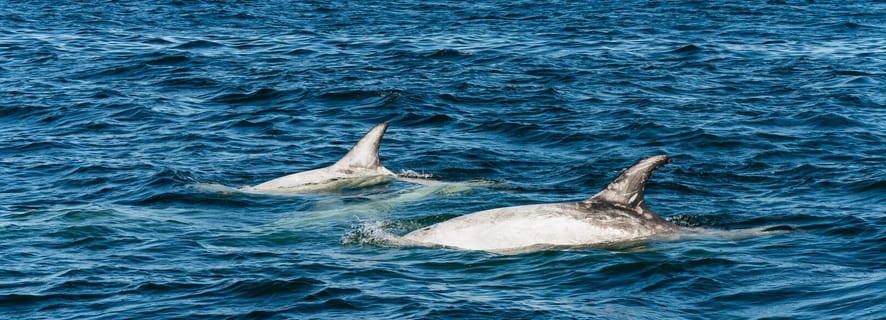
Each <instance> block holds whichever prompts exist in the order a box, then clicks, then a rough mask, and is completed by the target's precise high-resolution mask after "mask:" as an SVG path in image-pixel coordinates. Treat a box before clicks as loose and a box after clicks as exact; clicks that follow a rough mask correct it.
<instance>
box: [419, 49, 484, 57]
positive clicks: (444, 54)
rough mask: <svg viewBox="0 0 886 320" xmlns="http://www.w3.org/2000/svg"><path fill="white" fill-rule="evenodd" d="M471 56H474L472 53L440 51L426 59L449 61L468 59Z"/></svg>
mask: <svg viewBox="0 0 886 320" xmlns="http://www.w3.org/2000/svg"><path fill="white" fill-rule="evenodd" d="M473 55H474V54H473V53H469V52H462V51H459V50H455V49H440V50H437V51H434V53H432V54H430V55H428V58H432V59H450V58H461V57H468V56H473Z"/></svg>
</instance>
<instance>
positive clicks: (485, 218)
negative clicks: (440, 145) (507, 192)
mask: <svg viewBox="0 0 886 320" xmlns="http://www.w3.org/2000/svg"><path fill="white" fill-rule="evenodd" d="M670 161H671V158H669V157H668V156H665V155H659V156H654V157H650V158H646V159H643V160H641V161H640V162H638V163H636V164H635V165H633V166H631V167H630V168H628V169H627V170H625V171H624V172H623V173H622V174H621V175H620V176H619V177H618V178H616V179H615V180H614V181H612V182H611V183H610V184H609V185H608V186H607V187H606V188H605V189H603V190H602V191H600V192H599V193H597V194H596V195H594V196H593V197H590V198H588V199H586V200H584V201H579V202H571V203H554V204H536V205H524V206H516V207H505V208H498V209H490V210H485V211H480V212H475V213H471V214H468V215H464V216H460V217H456V218H453V219H450V220H447V221H443V222H440V223H437V224H434V225H431V226H428V227H425V228H421V229H418V230H415V231H413V232H410V233H408V234H406V235H405V236H403V238H402V239H403V240H405V241H407V242H409V243H412V244H414V245H430V246H443V247H450V248H457V249H466V250H483V251H490V252H512V251H520V250H524V249H527V248H535V247H561V246H582V245H593V244H602V243H612V242H623V241H632V240H642V239H645V238H648V237H650V236H652V235H655V234H657V233H666V232H675V231H678V230H680V227H678V226H676V225H674V224H672V223H670V222H668V221H666V220H664V219H662V218H661V217H659V216H658V215H656V214H655V213H654V212H652V210H650V209H649V208H648V207H647V206H646V203H645V201H644V199H643V193H644V191H645V189H646V183H647V182H648V181H649V177H650V176H652V172H653V171H655V170H656V169H658V168H659V167H661V166H663V165H665V164H667V163H669V162H670Z"/></svg>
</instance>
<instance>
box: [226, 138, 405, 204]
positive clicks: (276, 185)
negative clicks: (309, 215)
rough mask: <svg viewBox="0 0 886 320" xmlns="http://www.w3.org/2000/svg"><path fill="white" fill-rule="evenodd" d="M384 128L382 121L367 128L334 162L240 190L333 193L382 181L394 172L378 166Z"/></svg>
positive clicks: (387, 179) (388, 178) (386, 179)
mask: <svg viewBox="0 0 886 320" xmlns="http://www.w3.org/2000/svg"><path fill="white" fill-rule="evenodd" d="M387 128H388V123H387V122H382V123H380V124H378V125H376V126H375V127H373V128H372V129H370V130H369V132H367V133H366V134H365V135H364V136H363V137H362V138H360V141H357V143H356V144H355V145H354V147H353V148H351V150H350V151H348V153H347V154H346V155H345V156H344V157H342V158H341V159H339V160H338V162H336V163H335V164H333V165H331V166H328V167H324V168H319V169H314V170H308V171H304V172H298V173H294V174H290V175H287V176H283V177H280V178H276V179H272V180H270V181H267V182H264V183H261V184H258V185H256V186H253V187H243V188H241V189H240V190H241V191H247V192H267V193H313V192H334V191H339V190H342V189H346V188H362V187H367V186H371V185H376V184H380V183H385V182H387V181H389V180H390V179H391V178H394V177H396V174H394V173H393V172H391V171H390V170H388V169H387V168H385V167H384V166H382V165H381V161H380V160H379V158H378V149H379V147H380V145H381V138H382V136H384V134H385V130H387Z"/></svg>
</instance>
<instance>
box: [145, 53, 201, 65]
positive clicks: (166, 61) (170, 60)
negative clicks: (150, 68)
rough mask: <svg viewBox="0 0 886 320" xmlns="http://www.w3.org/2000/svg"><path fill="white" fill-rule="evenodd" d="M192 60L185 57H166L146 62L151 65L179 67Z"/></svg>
mask: <svg viewBox="0 0 886 320" xmlns="http://www.w3.org/2000/svg"><path fill="white" fill-rule="evenodd" d="M190 60H191V58H189V57H187V56H183V55H171V56H164V57H160V58H157V59H153V60H150V61H147V62H145V63H146V64H149V65H177V64H182V63H185V62H188V61H190Z"/></svg>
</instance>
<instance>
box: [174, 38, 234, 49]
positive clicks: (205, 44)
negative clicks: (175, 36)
mask: <svg viewBox="0 0 886 320" xmlns="http://www.w3.org/2000/svg"><path fill="white" fill-rule="evenodd" d="M221 46H222V45H221V44H219V43H217V42H213V41H209V40H193V41H188V42H186V43H183V44H180V45H177V46H175V47H173V48H176V49H207V48H216V47H221Z"/></svg>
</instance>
